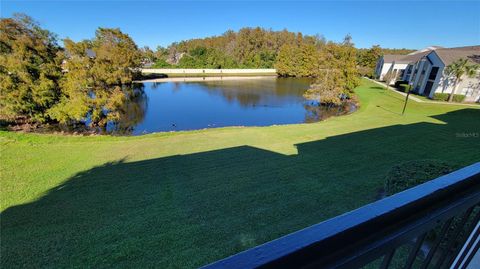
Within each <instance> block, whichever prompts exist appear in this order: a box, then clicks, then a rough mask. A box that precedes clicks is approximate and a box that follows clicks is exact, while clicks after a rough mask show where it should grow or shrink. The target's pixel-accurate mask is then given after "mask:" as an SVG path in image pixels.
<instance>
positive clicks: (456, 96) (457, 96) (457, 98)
mask: <svg viewBox="0 0 480 269" xmlns="http://www.w3.org/2000/svg"><path fill="white" fill-rule="evenodd" d="M463 100H465V95H463V94H454V95H453V101H454V102H458V103H461V102H463Z"/></svg>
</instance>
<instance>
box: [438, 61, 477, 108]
mask: <svg viewBox="0 0 480 269" xmlns="http://www.w3.org/2000/svg"><path fill="white" fill-rule="evenodd" d="M479 69H480V65H478V64H470V63H469V62H468V60H467V59H464V58H463V59H458V60H456V61H455V62H453V63H451V64H449V65H448V66H447V67H446V68H445V73H446V74H447V75H448V76H450V77H452V78H453V79H454V87H453V90H452V93H451V94H450V96H449V97H448V101H449V102H451V101H452V100H453V96H454V95H455V93H456V92H457V90H458V86H459V85H460V83H461V82H462V80H463V78H464V77H470V78H471V77H474V76H476V75H477V71H478V70H479Z"/></svg>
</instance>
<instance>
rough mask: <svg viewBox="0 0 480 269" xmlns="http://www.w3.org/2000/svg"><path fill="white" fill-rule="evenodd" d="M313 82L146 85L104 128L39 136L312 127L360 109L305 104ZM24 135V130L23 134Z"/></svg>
mask: <svg viewBox="0 0 480 269" xmlns="http://www.w3.org/2000/svg"><path fill="white" fill-rule="evenodd" d="M311 83H312V80H311V79H309V78H276V77H264V78H255V79H217V80H215V79H212V80H205V81H203V80H197V81H169V82H142V83H136V84H135V85H134V91H132V92H133V94H131V95H130V97H129V99H128V100H127V101H126V102H125V103H124V105H123V107H122V108H121V109H120V113H119V114H120V117H119V119H118V120H115V121H110V122H109V123H108V124H107V125H106V126H105V127H103V128H99V127H97V128H92V127H89V120H88V118H87V119H85V121H84V122H82V123H81V124H76V125H74V126H68V127H67V126H58V125H46V126H41V127H40V128H31V131H36V132H58V131H62V132H66V133H84V134H85V133H95V134H112V135H142V134H148V133H155V132H168V131H181V130H197V129H204V128H215V127H226V126H269V125H279V124H294V123H312V122H317V121H321V120H324V119H326V118H329V117H333V116H339V115H344V114H348V113H352V112H353V111H355V110H356V104H354V103H353V102H349V101H346V102H344V104H343V105H341V106H324V105H319V104H318V103H316V102H312V101H309V100H306V99H305V98H304V97H303V93H304V92H305V91H306V90H307V89H308V88H309V86H310V84H311ZM22 129H25V128H22Z"/></svg>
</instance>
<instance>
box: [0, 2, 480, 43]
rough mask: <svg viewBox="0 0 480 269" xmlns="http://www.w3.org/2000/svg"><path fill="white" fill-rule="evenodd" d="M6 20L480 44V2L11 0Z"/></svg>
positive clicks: (74, 28) (151, 35) (50, 25)
mask: <svg viewBox="0 0 480 269" xmlns="http://www.w3.org/2000/svg"><path fill="white" fill-rule="evenodd" d="M0 5H1V6H0V7H1V8H0V14H1V16H2V17H10V16H11V15H12V14H13V13H14V12H24V13H26V14H28V15H30V16H32V17H34V18H35V19H36V20H37V21H39V22H40V23H41V25H42V26H43V27H45V28H47V29H49V30H50V31H53V32H55V33H56V34H58V36H59V38H65V37H69V38H72V39H73V40H76V41H77V40H81V39H85V38H91V37H92V36H93V35H94V33H95V29H96V28H97V27H99V26H101V27H119V28H120V29H121V30H122V31H124V32H126V33H128V34H129V35H130V36H131V37H132V38H133V39H134V40H135V42H136V43H137V44H138V45H139V46H144V45H148V46H150V47H152V48H155V47H156V46H157V45H162V46H166V45H168V44H170V43H171V42H174V41H180V40H184V39H190V38H196V37H206V36H212V35H220V34H222V33H223V32H225V31H226V30H228V29H232V30H238V29H239V28H242V27H246V26H252V27H253V26H261V27H264V28H272V29H273V30H282V29H284V28H286V29H288V30H290V31H295V32H298V31H300V32H302V33H304V34H317V33H318V34H322V35H324V36H325V37H326V38H327V39H328V40H335V41H339V40H341V39H342V38H343V37H344V36H345V35H346V34H348V33H349V34H351V35H352V37H353V41H354V43H355V44H356V46H357V47H370V46H372V45H374V44H379V45H381V46H382V47H390V48H402V47H407V48H423V47H426V46H429V45H439V46H444V47H453V46H464V45H478V44H480V1H468V2H461V1H441V2H434V1H420V2H418V1H401V2H396V1H383V2H382V1H335V2H333V1H332V2H329V1H307V2H299V1H294V2H288V1H266V2H258V1H243V2H234V1H214V2H204V1H195V2H189V1H176V2H166V1H145V2H140V1H8V0H7V1H5V0H2V1H1V2H0Z"/></svg>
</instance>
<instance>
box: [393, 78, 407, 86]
mask: <svg viewBox="0 0 480 269" xmlns="http://www.w3.org/2000/svg"><path fill="white" fill-rule="evenodd" d="M401 84H407V85H408V81H406V80H397V81H395V88H399V87H400V85H401Z"/></svg>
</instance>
